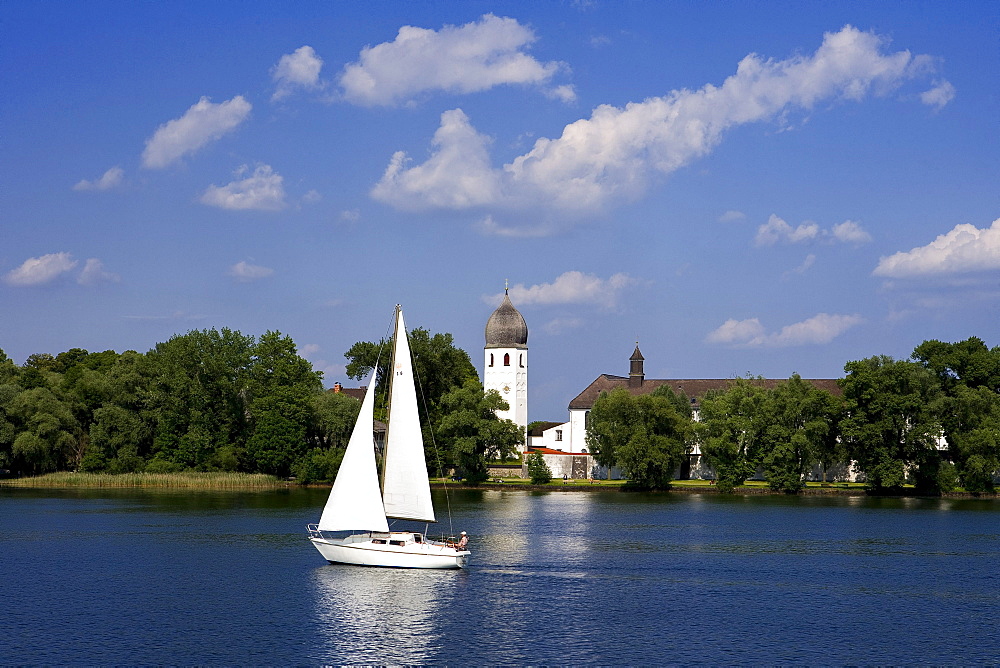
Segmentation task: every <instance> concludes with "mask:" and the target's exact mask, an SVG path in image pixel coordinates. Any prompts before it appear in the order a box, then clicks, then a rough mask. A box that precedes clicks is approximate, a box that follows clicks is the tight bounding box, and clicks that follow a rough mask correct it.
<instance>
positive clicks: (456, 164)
mask: <svg viewBox="0 0 1000 668" xmlns="http://www.w3.org/2000/svg"><path fill="white" fill-rule="evenodd" d="M432 143H433V145H434V147H435V148H436V149H437V150H436V151H435V153H434V155H433V156H431V158H430V159H429V160H428V161H427V162H425V163H424V164H422V165H417V166H415V167H410V168H409V169H407V168H406V163H407V162H408V159H407V157H406V154H404V153H403V152H402V151H397V152H396V154H395V155H393V156H392V161H391V162H390V163H389V166H388V167H387V168H386V170H385V174H384V175H383V176H382V180H381V181H379V183H378V184H377V185H376V186H375V187H374V189H373V190H372V196H373V197H374V198H375V199H378V200H382V201H384V202H389V203H390V204H393V205H395V206H396V207H398V208H400V209H409V210H420V209H428V208H441V209H467V208H470V207H474V206H483V205H486V204H491V203H494V202H496V201H497V200H499V199H500V198H501V194H500V190H501V187H500V175H499V174H497V173H496V172H494V171H493V170H492V169H491V168H490V158H489V154H488V152H487V150H486V147H487V145H488V144H489V143H490V140H489V138H488V137H486V136H484V135H481V134H479V133H477V132H476V131H475V129H474V128H473V127H472V125H471V124H470V123H469V118H468V116H466V115H465V113H464V112H463V111H462V110H461V109H452V110H451V111H446V112H444V113H443V114H441V127H439V128H438V130H437V132H435V133H434V140H433V142H432Z"/></svg>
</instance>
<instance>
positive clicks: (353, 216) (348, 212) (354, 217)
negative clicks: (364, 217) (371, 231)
mask: <svg viewBox="0 0 1000 668" xmlns="http://www.w3.org/2000/svg"><path fill="white" fill-rule="evenodd" d="M340 219H341V220H342V221H344V222H345V223H356V222H358V221H359V220H361V209H345V210H343V211H341V212H340Z"/></svg>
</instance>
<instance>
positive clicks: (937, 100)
mask: <svg viewBox="0 0 1000 668" xmlns="http://www.w3.org/2000/svg"><path fill="white" fill-rule="evenodd" d="M953 99H955V87H954V86H952V85H951V83H949V82H947V81H940V82H938V83H937V85H935V86H934V88H931V89H930V90H927V91H924V92H923V93H921V94H920V101H921V102H923V103H924V104H926V105H927V106H930V107H937V108H938V109H940V108H941V107H943V106H944V105H946V104H948V103H949V102H951V101H952V100H953Z"/></svg>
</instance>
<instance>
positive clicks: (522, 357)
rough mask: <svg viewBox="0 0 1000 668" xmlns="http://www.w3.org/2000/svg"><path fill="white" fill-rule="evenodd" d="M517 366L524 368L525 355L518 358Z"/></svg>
mask: <svg viewBox="0 0 1000 668" xmlns="http://www.w3.org/2000/svg"><path fill="white" fill-rule="evenodd" d="M517 365H518V366H519V367H521V368H522V369H523V368H524V355H518V356H517Z"/></svg>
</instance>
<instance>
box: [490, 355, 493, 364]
mask: <svg viewBox="0 0 1000 668" xmlns="http://www.w3.org/2000/svg"><path fill="white" fill-rule="evenodd" d="M490 366H493V353H490Z"/></svg>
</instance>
